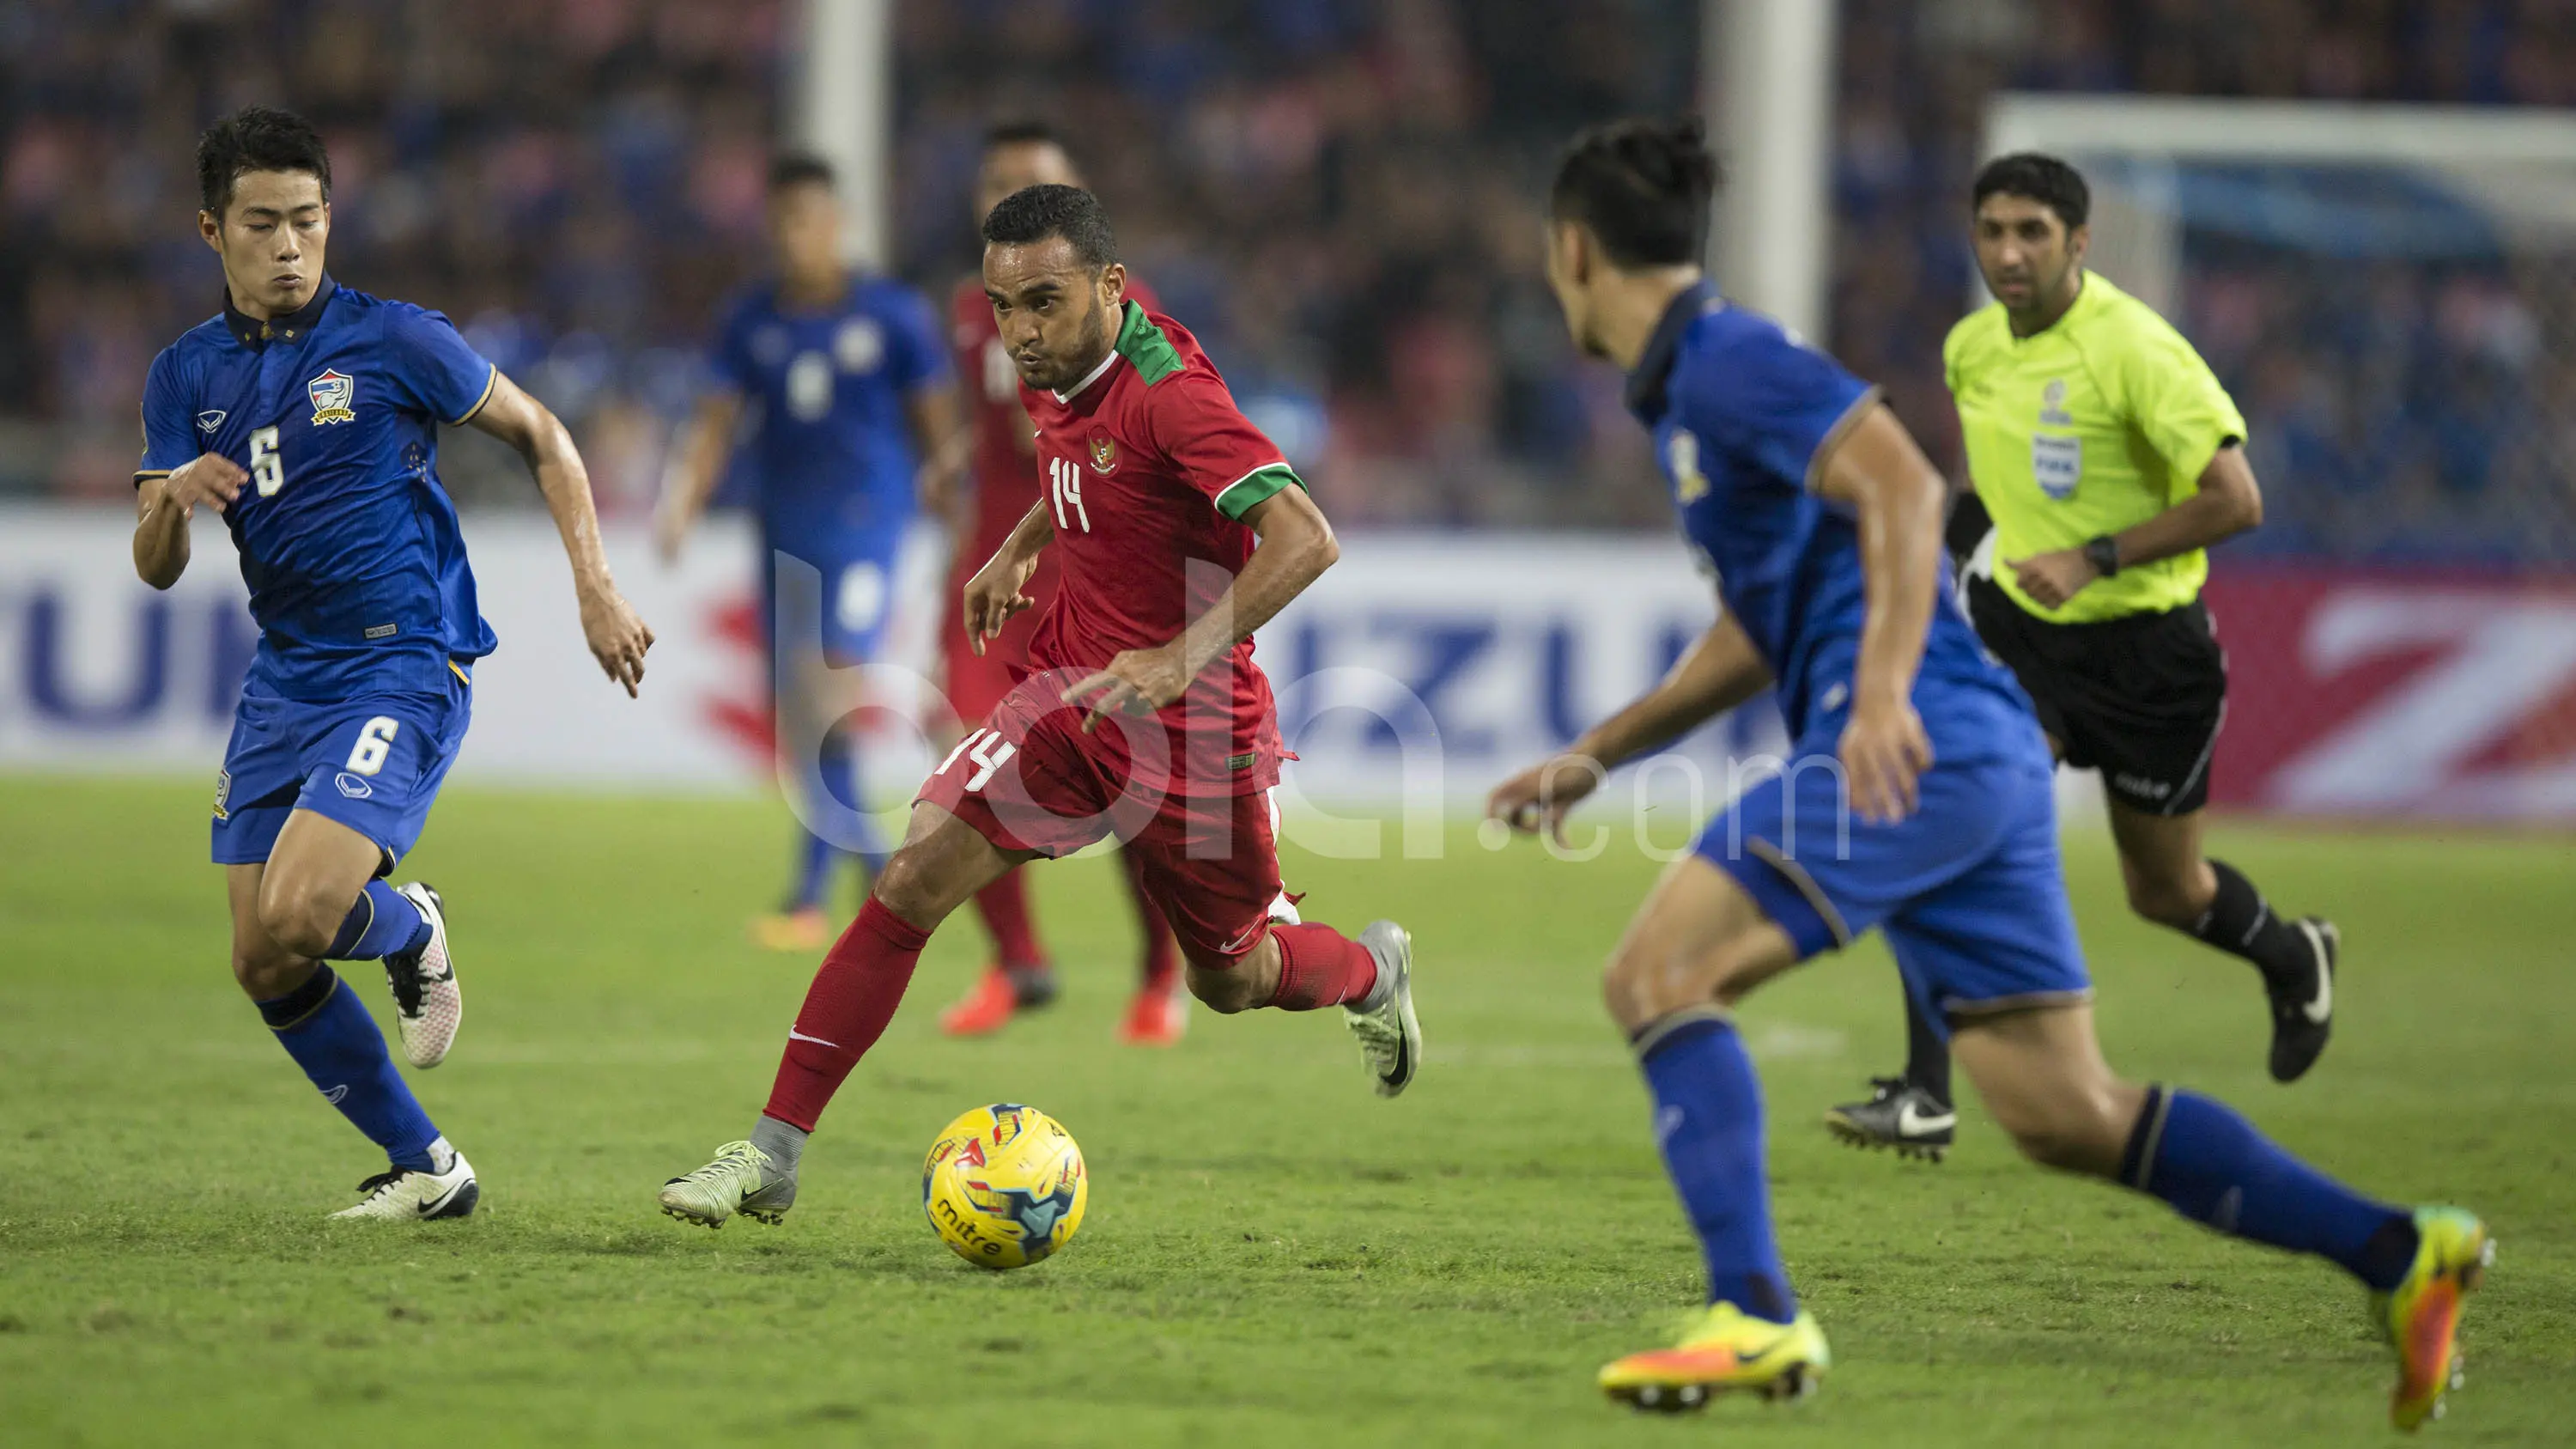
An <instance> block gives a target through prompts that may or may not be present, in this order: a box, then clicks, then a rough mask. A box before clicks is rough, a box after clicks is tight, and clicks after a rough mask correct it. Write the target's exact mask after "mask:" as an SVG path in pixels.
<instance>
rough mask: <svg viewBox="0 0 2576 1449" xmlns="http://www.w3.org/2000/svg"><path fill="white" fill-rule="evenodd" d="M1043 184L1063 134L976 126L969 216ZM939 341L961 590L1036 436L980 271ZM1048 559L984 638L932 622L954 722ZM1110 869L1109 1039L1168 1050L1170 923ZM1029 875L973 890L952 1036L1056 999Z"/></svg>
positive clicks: (1012, 642) (987, 545) (1027, 469)
mask: <svg viewBox="0 0 2576 1449" xmlns="http://www.w3.org/2000/svg"><path fill="white" fill-rule="evenodd" d="M1044 183H1056V184H1062V185H1069V186H1079V185H1081V184H1082V178H1081V176H1079V175H1078V174H1076V172H1075V170H1074V165H1073V158H1072V157H1071V156H1070V155H1069V154H1067V152H1066V151H1065V147H1064V142H1063V140H1062V139H1061V138H1060V137H1058V136H1057V135H1056V133H1055V131H1054V129H1053V128H1052V127H1050V126H1048V125H1047V124H1046V123H1044V122H1042V121H1019V122H1006V123H1004V124H1001V125H997V126H995V127H993V128H992V129H991V130H989V131H986V132H985V133H984V161H983V165H982V167H981V168H980V169H978V170H977V172H976V174H975V216H976V218H977V219H978V220H979V221H980V220H981V219H982V218H984V217H985V216H987V215H989V214H990V213H991V212H992V210H993V208H994V207H995V206H998V205H1000V204H1001V201H1002V198H1004V197H1006V196H1008V195H1010V194H1011V193H1012V192H1014V191H1018V190H1020V189H1022V188H1023V187H1029V186H1037V185H1040V184H1044ZM1127 295H1128V297H1129V298H1130V299H1132V300H1134V301H1135V302H1137V303H1138V304H1139V305H1141V306H1143V307H1144V308H1145V309H1146V310H1147V311H1149V312H1150V311H1153V310H1154V308H1155V302H1154V294H1153V293H1151V292H1149V291H1147V290H1146V289H1145V287H1144V285H1143V284H1142V283H1140V282H1138V281H1137V280H1136V279H1135V278H1133V277H1130V278H1129V279H1128V281H1127ZM949 312H950V321H951V324H952V325H951V330H950V333H949V340H950V343H951V345H952V346H953V347H954V348H955V351H956V362H957V376H958V378H959V380H960V388H961V391H962V392H963V393H964V394H965V396H966V397H967V399H968V401H969V404H970V406H971V407H972V409H973V421H972V428H973V432H974V461H973V464H972V469H971V477H972V478H973V480H974V481H973V486H972V489H971V493H969V494H961V495H960V496H959V497H958V498H957V499H956V503H957V505H958V506H957V509H956V512H955V514H954V516H952V517H951V518H950V519H949V536H950V537H952V538H954V539H955V540H957V550H956V556H955V558H954V560H953V561H952V563H951V571H950V575H949V580H948V597H949V598H951V599H956V598H960V597H963V596H964V594H965V592H966V585H967V582H968V581H969V580H971V579H972V578H974V576H975V571H976V570H977V569H980V568H982V567H983V566H984V563H985V561H986V560H988V559H990V558H991V557H992V556H993V555H994V554H995V553H997V552H999V551H1000V550H1001V547H1002V545H1003V544H1004V543H1005V542H1007V541H1008V540H1009V538H1010V536H1011V530H1012V529H1013V528H1015V527H1017V526H1018V525H1019V521H1020V519H1021V518H1022V517H1023V516H1025V515H1026V514H1027V513H1028V511H1029V507H1030V505H1032V504H1034V503H1036V502H1037V501H1038V482H1037V478H1038V474H1037V435H1036V432H1035V431H1034V429H1033V427H1032V425H1031V424H1030V422H1029V413H1028V409H1027V408H1024V407H1022V406H1021V405H1020V379H1019V374H1018V373H1017V372H1016V371H1014V370H1013V369H1012V367H1011V355H1010V352H1009V350H1008V349H1006V348H1004V347H1003V346H1002V334H1001V332H1000V330H999V329H998V328H997V327H996V326H995V325H994V322H993V304H992V303H991V302H989V301H986V300H985V298H984V279H983V278H982V277H981V276H980V275H978V276H973V277H968V278H965V279H963V280H961V281H960V282H958V284H957V294H956V296H955V298H954V299H952V301H951V303H950V306H949ZM1055 579H1056V570H1055V561H1054V560H1053V559H1052V558H1049V557H1047V556H1045V555H1043V554H1042V555H1040V556H1039V564H1038V571H1037V572H1036V573H1035V574H1033V575H1031V576H1030V578H1029V581H1028V585H1027V593H1028V596H1029V598H1030V600H1031V601H1032V603H1033V607H1031V608H1030V609H1028V610H1026V611H1024V612H1023V613H1022V614H1020V615H1017V616H1014V617H1013V618H1011V619H1010V620H1008V621H1007V622H1005V623H1004V624H1003V626H1002V632H1001V633H1000V634H998V635H996V636H995V637H993V638H992V639H989V640H985V641H982V644H983V647H982V648H981V649H980V650H978V649H977V648H976V647H975V644H976V642H977V641H975V640H972V639H970V638H968V637H967V633H966V629H965V626H964V623H963V622H962V620H961V621H960V622H958V623H956V624H954V625H951V626H949V627H945V628H942V629H941V630H940V631H939V641H940V651H941V654H942V655H943V657H944V660H945V665H944V668H945V672H946V675H947V686H948V702H949V704H950V706H951V707H953V708H954V709H955V710H956V711H957V718H958V721H959V723H960V725H961V727H962V726H964V725H967V724H971V723H973V722H974V721H977V720H980V719H982V718H983V717H984V716H986V715H988V714H990V713H992V712H993V708H994V706H996V705H998V704H1000V703H1001V702H1002V698H1003V696H1005V695H1007V694H1009V693H1010V692H1011V686H1012V685H1013V684H1015V683H1017V682H1018V680H1019V678H1020V676H1021V675H1023V674H1026V673H1028V668H1029V663H1028V661H1029V636H1030V635H1031V634H1032V633H1034V632H1035V631H1036V628H1037V620H1038V615H1039V614H1040V613H1041V612H1043V611H1044V610H1045V608H1046V605H1047V601H1048V600H1049V599H1050V598H1052V597H1054V594H1055ZM1121 864H1122V865H1123V867H1124V869H1123V871H1122V872H1121V873H1122V875H1123V876H1124V878H1125V879H1126V881H1127V886H1128V891H1129V895H1130V899H1131V900H1132V901H1133V903H1134V905H1135V908H1136V926H1137V930H1138V932H1139V934H1140V935H1141V936H1142V937H1143V941H1144V949H1143V961H1142V973H1141V974H1142V980H1140V981H1139V982H1138V984H1137V989H1136V997H1135V1000H1134V1001H1132V1002H1131V1003H1129V1005H1128V1008H1127V1019H1126V1021H1125V1022H1124V1023H1123V1024H1122V1025H1121V1026H1120V1028H1119V1038H1120V1039H1121V1040H1123V1041H1125V1042H1127V1043H1128V1044H1129V1045H1131V1046H1170V1045H1171V1044H1172V1043H1174V1042H1177V1041H1179V1040H1180V1039H1181V1032H1182V1030H1183V1028H1184V1027H1186V1026H1187V1024H1188V1022H1189V1003H1188V1000H1187V998H1185V997H1184V996H1183V995H1182V993H1181V953H1180V947H1179V945H1178V943H1176V942H1175V941H1173V939H1172V928H1171V927H1170V926H1169V925H1166V924H1165V923H1164V921H1163V913H1162V912H1161V911H1159V910H1157V909H1155V907H1154V902H1153V899H1152V898H1151V897H1150V896H1148V895H1147V894H1146V893H1145V880H1144V875H1143V874H1142V872H1141V870H1140V869H1139V868H1138V862H1137V859H1136V857H1134V856H1122V859H1121ZM1027 882H1028V877H1027V875H1026V874H1025V873H1023V872H1020V871H1012V872H1011V873H1010V874H1008V875H1005V876H1003V877H1002V878H1001V879H1000V880H997V881H995V882H993V883H992V884H991V885H988V886H986V887H984V889H982V890H981V891H978V892H976V894H975V910H976V913H977V914H978V915H980V916H982V917H983V918H984V929H985V930H986V931H988V932H990V933H991V935H992V937H993V955H994V960H993V965H992V969H990V970H988V971H986V972H985V973H984V975H983V976H982V977H981V978H979V979H978V980H977V981H976V983H975V986H974V989H973V990H971V991H969V992H968V993H967V994H966V996H965V997H964V999H962V1000H960V1001H959V1002H958V1003H957V1004H956V1005H954V1006H951V1007H949V1008H948V1010H946V1011H945V1012H942V1013H941V1014H940V1017H939V1027H940V1030H942V1031H945V1032H947V1033H948V1034H949V1035H951V1036H981V1035H983V1034H985V1033H987V1032H994V1031H999V1030H1001V1029H1002V1027H1004V1026H1005V1025H1007V1024H1008V1023H1009V1022H1010V1019H1011V1017H1012V1016H1013V1015H1015V1014H1016V1013H1018V1012H1021V1011H1025V1010H1028V1009H1030V1008H1032V1007H1039V1006H1044V1005H1046V1004H1047V1003H1048V1002H1050V1001H1053V1000H1054V999H1055V996H1056V979H1055V968H1054V966H1053V965H1052V964H1050V962H1049V961H1048V958H1047V952H1046V948H1045V947H1044V946H1043V945H1042V944H1041V943H1040V942H1039V939H1038V932H1037V925H1036V921H1035V918H1034V917H1033V916H1032V914H1031V912H1030V909H1029V896H1028V884H1027Z"/></svg>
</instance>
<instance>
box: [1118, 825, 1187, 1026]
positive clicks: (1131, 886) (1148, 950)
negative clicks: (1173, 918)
mask: <svg viewBox="0 0 2576 1449" xmlns="http://www.w3.org/2000/svg"><path fill="white" fill-rule="evenodd" d="M1118 859H1119V860H1120V862H1122V863H1123V864H1124V865H1125V866H1126V867H1127V894H1128V896H1129V897H1130V898H1131V899H1133V900H1134V901H1135V903H1136V929H1137V930H1138V931H1139V932H1140V933H1142V934H1143V936H1144V938H1145V952H1144V962H1143V975H1144V983H1145V989H1146V990H1148V991H1167V990H1169V989H1171V985H1172V978H1173V976H1174V975H1175V974H1176V973H1178V972H1179V971H1180V969H1181V943H1180V942H1178V941H1176V940H1174V939H1173V938H1172V923H1171V922H1169V921H1166V920H1164V919H1163V908H1162V907H1161V906H1158V905H1156V904H1154V898H1153V897H1152V896H1149V895H1147V894H1145V862H1144V858H1143V857H1141V856H1139V855H1137V854H1136V853H1135V852H1134V851H1132V850H1122V851H1120V852H1118Z"/></svg>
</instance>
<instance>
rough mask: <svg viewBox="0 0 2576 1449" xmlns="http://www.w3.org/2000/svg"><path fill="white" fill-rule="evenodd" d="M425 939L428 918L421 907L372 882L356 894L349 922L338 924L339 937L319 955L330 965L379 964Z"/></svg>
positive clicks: (391, 889) (380, 882)
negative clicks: (361, 962) (370, 962)
mask: <svg viewBox="0 0 2576 1449" xmlns="http://www.w3.org/2000/svg"><path fill="white" fill-rule="evenodd" d="M428 939H429V918H428V917H427V916H424V915H422V914H421V913H420V907H418V906H415V905H413V904H412V903H411V902H409V901H407V900H404V899H403V898H402V896H401V895H400V893H398V892H396V891H395V890H394V888H393V887H392V886H389V885H387V884H385V883H384V882H383V881H380V880H371V881H369V882H367V888H366V889H365V890H362V891H360V892H358V902H357V904H356V905H353V906H351V907H349V915H348V919H346V920H344V921H342V922H341V923H340V934H339V935H338V936H336V937H334V938H333V939H332V941H331V949H329V950H327V951H325V952H323V953H322V955H323V958H324V959H325V960H330V961H381V960H383V959H384V958H385V957H387V956H390V955H392V954H394V953H395V952H396V951H408V950H411V949H412V948H414V947H416V946H418V945H419V944H420V943H421V942H423V941H426V940H428Z"/></svg>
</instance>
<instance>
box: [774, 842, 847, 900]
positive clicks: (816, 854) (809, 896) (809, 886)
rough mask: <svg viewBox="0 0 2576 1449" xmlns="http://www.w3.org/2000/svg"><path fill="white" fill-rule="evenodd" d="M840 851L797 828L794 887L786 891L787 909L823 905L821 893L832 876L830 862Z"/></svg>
mask: <svg viewBox="0 0 2576 1449" xmlns="http://www.w3.org/2000/svg"><path fill="white" fill-rule="evenodd" d="M838 855H840V852H839V851H837V850H834V849H833V848H832V842H830V841H828V840H825V839H824V838H823V837H821V836H819V835H816V834H815V833H814V832H813V831H811V830H799V831H798V832H797V836H796V888H795V889H794V890H793V891H791V892H789V893H788V897H787V909H789V910H791V911H805V910H812V909H814V908H816V907H818V906H820V905H822V904H823V893H824V891H825V890H826V889H827V888H828V887H829V886H830V884H831V879H832V861H833V859H834V858H835V857H837V856H838Z"/></svg>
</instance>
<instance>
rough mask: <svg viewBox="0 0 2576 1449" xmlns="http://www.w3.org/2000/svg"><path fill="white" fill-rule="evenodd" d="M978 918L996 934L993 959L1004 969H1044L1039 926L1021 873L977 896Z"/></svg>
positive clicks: (993, 884) (1001, 880)
mask: <svg viewBox="0 0 2576 1449" xmlns="http://www.w3.org/2000/svg"><path fill="white" fill-rule="evenodd" d="M975 914H977V915H979V916H982V917H983V918H984V929H985V930H987V931H990V932H992V933H993V955H994V956H995V957H996V958H998V959H999V960H1000V961H1001V963H1002V964H1003V965H1005V966H1043V965H1045V964H1046V958H1047V955H1046V948H1045V947H1044V946H1041V945H1039V944H1038V928H1037V923H1036V922H1035V921H1032V920H1031V919H1030V918H1029V883H1028V880H1027V878H1026V877H1024V876H1022V875H1021V874H1020V873H1019V872H1018V871H1016V870H1015V871H1012V872H1011V873H1010V874H1009V875H1006V876H1004V877H1002V878H1001V879H1000V880H997V881H995V882H993V883H992V884H991V885H988V886H986V887H984V888H983V889H982V890H980V891H977V892H976V893H975Z"/></svg>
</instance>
